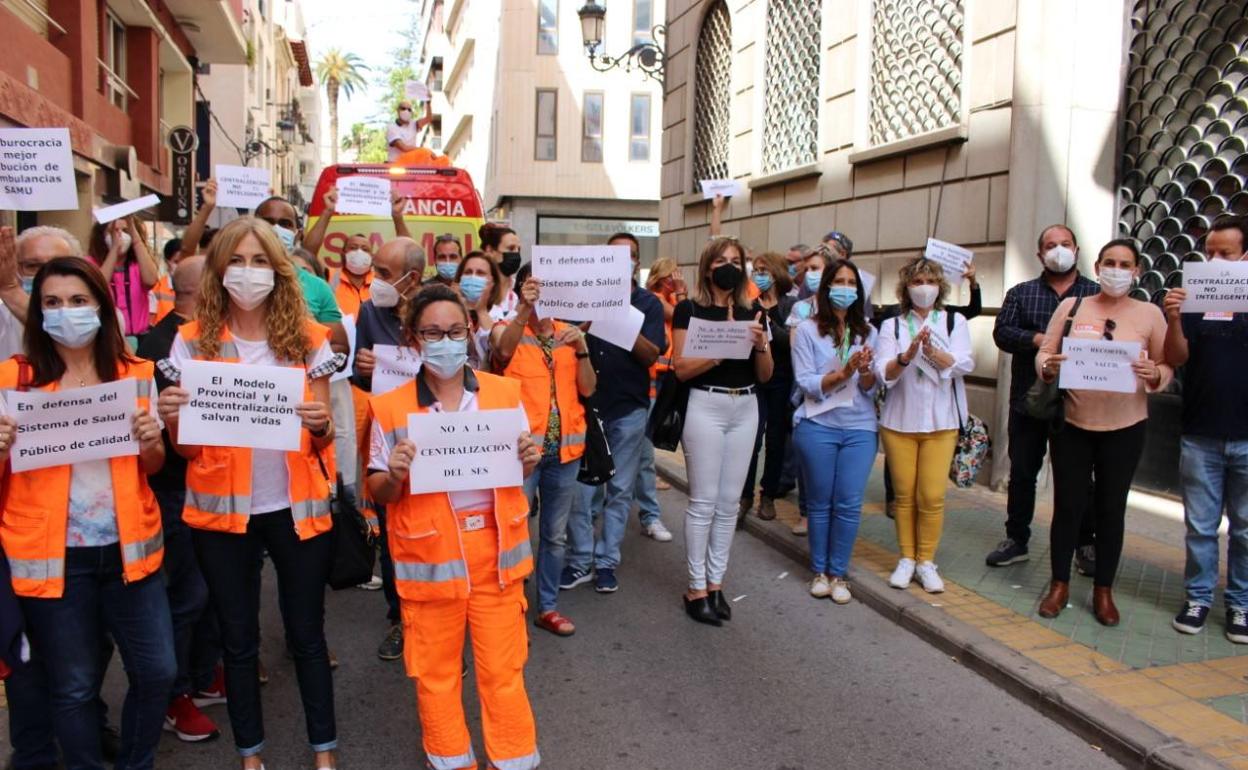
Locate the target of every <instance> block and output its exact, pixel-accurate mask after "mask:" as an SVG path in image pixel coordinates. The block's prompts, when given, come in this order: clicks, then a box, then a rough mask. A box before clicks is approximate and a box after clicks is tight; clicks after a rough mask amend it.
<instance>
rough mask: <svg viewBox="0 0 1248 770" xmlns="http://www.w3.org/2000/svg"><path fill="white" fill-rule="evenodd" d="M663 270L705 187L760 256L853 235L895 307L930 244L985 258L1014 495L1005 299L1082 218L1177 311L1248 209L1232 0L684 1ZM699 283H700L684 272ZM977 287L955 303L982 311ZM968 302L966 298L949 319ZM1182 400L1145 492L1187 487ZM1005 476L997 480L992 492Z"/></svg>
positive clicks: (994, 367) (1245, 66)
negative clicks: (1185, 280) (1192, 262)
mask: <svg viewBox="0 0 1248 770" xmlns="http://www.w3.org/2000/svg"><path fill="white" fill-rule="evenodd" d="M667 14H668V18H669V20H670V21H669V35H668V38H669V44H668V51H669V62H668V67H667V93H666V97H665V100H664V107H663V176H662V208H661V215H660V221H661V228H662V236H661V239H660V253H661V254H662V255H665V256H673V257H677V258H678V259H679V261H680V263H681V264H683V265H686V266H690V265H692V264H694V263H695V262H696V259H697V256H698V252H699V250H700V248H701V246H702V244H703V243H704V242H705V241H706V239H707V237H708V235H709V232H708V223H709V210H708V206H707V204H706V203H705V202H704V201H703V200H702V199H701V195H700V194H699V193H698V192H697V186H698V181H699V180H700V179H709V178H724V177H731V178H734V179H738V180H740V181H741V182H742V183H743V187H744V192H743V194H741V195H739V196H737V197H735V198H733V199H732V200H731V201H730V202H729V204H728V206H727V209H726V212H725V215H724V220H725V222H724V231H725V233H726V234H729V235H734V236H737V237H740V238H741V239H742V241H744V242H745V243H746V244H747V245H748V246H749V247H751V248H753V249H754V250H756V251H762V250H767V249H771V250H780V251H783V250H784V249H787V248H788V247H789V246H791V245H794V244H798V243H806V244H817V243H819V241H820V240H821V238H822V237H823V236H824V234H825V233H827V232H828V231H830V230H839V231H842V232H844V233H845V234H847V235H848V236H849V237H850V238H852V239H853V241H854V245H855V254H854V257H855V261H856V262H857V263H858V264H859V265H861V266H862V267H863V268H865V269H866V270H868V271H870V272H872V273H874V274H876V275H878V276H879V281H878V282H877V284H876V286H875V288H874V292H873V297H872V299H873V300H874V301H875V302H876V303H891V302H895V301H896V300H895V296H896V293H895V292H896V288H897V271H898V268H899V267H900V266H901V265H902V264H904V263H905V262H906V261H907V260H909V259H911V258H913V257H914V256H916V255H917V254H918V253H920V252H921V250H922V249H923V246H924V244H925V242H926V239H927V238H928V237H936V238H939V239H942V240H946V241H951V242H954V243H958V244H961V245H963V246H965V247H967V248H969V249H971V250H973V251H974V252H975V264H976V269H977V272H978V279H979V282H980V285H981V286H982V287H983V299H984V305H985V308H986V312H985V313H984V315H983V316H981V317H980V318H979V319H976V320H975V321H974V322H972V324H971V328H972V336H973V338H974V343H975V356H976V370H975V372H974V375H973V376H972V377H970V378H968V385H969V388H968V390H969V395H970V402H971V409H972V411H973V412H975V413H976V414H978V415H980V416H982V417H984V418H985V419H986V420H987V421H988V422H989V423H990V425H991V426H992V428H993V436H994V456H995V457H996V458H999V461H998V462H996V463H995V464H994V467H993V471H992V473H991V477H992V479H993V481H994V482H1000V481H1002V480H1003V479H1004V477H1005V473H1006V470H1007V469H1006V463H1005V461H1004V458H1005V446H1006V444H1005V442H1006V436H1005V430H1004V427H1005V418H1006V415H1007V410H1008V403H1007V399H1008V391H1009V387H1008V378H1009V362H1008V357H1007V356H1006V355H1004V354H999V353H998V351H997V349H996V347H995V346H994V344H993V342H992V335H991V331H992V325H993V321H994V316H995V313H996V308H998V307H999V306H1000V303H1001V300H1002V297H1003V295H1004V292H1005V290H1006V289H1007V288H1009V287H1010V286H1013V285H1014V284H1016V283H1019V282H1020V281H1023V280H1026V279H1029V278H1032V277H1035V276H1036V275H1037V274H1038V273H1039V271H1040V266H1039V263H1038V260H1037V258H1036V246H1035V242H1036V238H1037V236H1038V235H1039V232H1040V230H1041V229H1042V228H1043V227H1044V226H1045V225H1047V224H1050V223H1054V222H1067V223H1069V224H1070V225H1071V227H1072V228H1073V229H1074V231H1075V233H1076V235H1077V236H1078V239H1079V242H1080V243H1081V244H1082V251H1081V253H1080V268H1081V270H1083V272H1084V273H1085V274H1089V275H1090V274H1091V263H1092V261H1093V260H1094V259H1095V254H1096V252H1097V250H1098V249H1099V247H1100V246H1101V244H1103V243H1105V242H1106V241H1108V240H1110V239H1111V238H1115V237H1119V236H1124V237H1133V238H1135V239H1136V240H1137V242H1138V243H1139V244H1140V246H1141V248H1142V250H1143V251H1144V253H1145V263H1144V275H1143V276H1142V278H1141V280H1140V283H1139V285H1138V286H1137V287H1136V288H1135V290H1134V292H1135V295H1136V296H1138V297H1139V298H1141V299H1145V300H1149V301H1156V302H1160V298H1161V294H1162V290H1163V289H1164V288H1165V287H1166V286H1173V285H1176V284H1177V282H1178V281H1179V280H1180V275H1181V265H1182V262H1183V261H1184V260H1185V259H1194V258H1198V255H1196V254H1195V253H1196V252H1198V251H1199V248H1200V245H1201V239H1202V237H1203V234H1204V228H1207V226H1208V223H1209V220H1210V219H1211V218H1212V217H1213V216H1216V214H1217V213H1220V212H1222V211H1233V212H1237V213H1248V194H1246V193H1245V192H1244V189H1243V188H1244V185H1245V180H1246V179H1248V174H1246V173H1245V172H1248V154H1245V145H1244V141H1245V137H1248V117H1245V115H1246V113H1248V22H1245V21H1244V10H1243V4H1242V3H1240V2H1229V1H1224V0H1106V1H1105V2H1076V0H1026V1H1025V2H1024V1H1022V0H992V1H991V2H989V1H988V0H823V1H822V2H821V1H820V0H785V2H779V0H668V3H667ZM686 269H688V268H686ZM965 291H966V290H965V287H962V289H961V292H960V298H961V299H963V300H964V299H965V297H966V294H965ZM958 299H959V297H958V296H956V295H955V297H954V301H957V300H958ZM1177 402H1178V397H1177V395H1175V394H1173V393H1171V394H1166V395H1161V396H1156V397H1153V400H1152V404H1151V412H1152V419H1150V437H1149V442H1148V449H1147V451H1146V458H1145V461H1144V465H1143V467H1142V469H1141V473H1140V474H1138V475H1137V482H1139V483H1141V484H1143V485H1144V486H1148V487H1151V488H1154V489H1157V490H1160V491H1174V490H1175V489H1177V470H1176V467H1175V466H1176V464H1177V463H1176V462H1175V459H1176V457H1177V436H1178V428H1177V421H1178V418H1177ZM984 478H986V477H981V480H983V479H984Z"/></svg>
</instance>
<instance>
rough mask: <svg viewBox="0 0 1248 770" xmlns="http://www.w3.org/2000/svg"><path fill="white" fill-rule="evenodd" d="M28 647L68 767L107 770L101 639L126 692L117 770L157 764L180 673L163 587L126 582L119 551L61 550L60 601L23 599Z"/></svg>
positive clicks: (157, 582) (153, 581) (152, 581)
mask: <svg viewBox="0 0 1248 770" xmlns="http://www.w3.org/2000/svg"><path fill="white" fill-rule="evenodd" d="M21 603H22V611H23V612H24V613H25V615H26V623H27V631H28V632H29V634H30V639H31V645H32V647H33V648H34V649H35V650H36V651H37V654H38V655H39V657H40V658H41V659H42V660H43V663H44V667H45V670H46V671H47V676H48V687H49V691H50V693H51V699H52V710H53V713H54V715H55V720H54V725H55V729H56V737H57V741H58V742H59V743H60V744H61V752H62V754H63V755H64V759H65V766H66V767H68V768H74V769H75V770H77V769H78V768H99V769H100V770H102V768H103V767H104V760H103V758H102V757H101V754H100V713H99V707H98V705H97V704H98V700H97V698H98V696H99V691H100V679H101V671H100V665H101V662H100V635H101V634H102V633H103V632H104V630H107V631H108V632H109V633H111V634H112V637H113V639H114V640H115V641H116V642H117V647H118V649H120V650H121V659H122V663H123V664H124V665H125V670H126V676H127V678H128V679H129V683H130V687H129V689H128V690H127V691H126V700H125V704H124V705H123V707H122V711H121V750H120V753H119V754H118V757H117V768H118V770H121V769H122V768H125V769H126V770H131V769H132V768H137V769H139V770H146V769H147V768H151V767H153V766H154V765H155V761H156V745H157V744H158V743H159V742H160V733H161V727H162V725H163V724H164V720H165V710H166V709H167V708H168V706H169V693H170V692H171V690H172V689H173V680H174V678H175V677H176V676H177V673H178V664H177V658H176V656H175V654H174V649H173V622H172V620H171V616H170V614H169V600H168V598H167V597H166V595H165V586H164V582H163V581H162V580H161V579H160V576H159V575H152V576H149V577H147V578H144V579H143V580H139V581H136V582H133V583H125V582H124V581H123V580H122V572H121V547H120V546H118V545H107V546H99V547H93V548H67V549H65V593H64V595H63V596H62V597H61V598H60V599H32V598H26V597H23V598H22V600H21Z"/></svg>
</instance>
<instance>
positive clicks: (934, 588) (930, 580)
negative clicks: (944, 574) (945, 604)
mask: <svg viewBox="0 0 1248 770" xmlns="http://www.w3.org/2000/svg"><path fill="white" fill-rule="evenodd" d="M914 573H915V575H916V576H917V577H918V578H919V583H921V584H922V585H923V590H924V591H927V592H928V593H929V594H939V593H944V590H945V581H943V580H941V579H940V575H938V574H936V565H935V564H933V563H931V562H930V561H925V562H923V563H922V564H920V565H919V566H918V567H916V568H915V570H914Z"/></svg>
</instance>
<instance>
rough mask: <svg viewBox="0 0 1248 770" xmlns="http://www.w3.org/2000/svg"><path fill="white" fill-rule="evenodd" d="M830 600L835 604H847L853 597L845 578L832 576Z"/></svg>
mask: <svg viewBox="0 0 1248 770" xmlns="http://www.w3.org/2000/svg"><path fill="white" fill-rule="evenodd" d="M831 593H832V601H834V602H836V603H837V604H849V602H850V600H851V599H853V598H854V597H853V596H852V595H851V594H850V593H849V583H846V582H845V578H839V577H834V578H832V591H831Z"/></svg>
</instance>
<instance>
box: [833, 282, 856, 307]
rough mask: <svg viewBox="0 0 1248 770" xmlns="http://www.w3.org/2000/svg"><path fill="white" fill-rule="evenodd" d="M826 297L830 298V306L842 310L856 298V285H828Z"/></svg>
mask: <svg viewBox="0 0 1248 770" xmlns="http://www.w3.org/2000/svg"><path fill="white" fill-rule="evenodd" d="M828 299H830V300H832V307H834V308H836V309H837V310H844V309H845V308H847V307H849V306H850V305H852V304H854V302H855V301H857V299H858V287H856V286H829V287H828Z"/></svg>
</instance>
